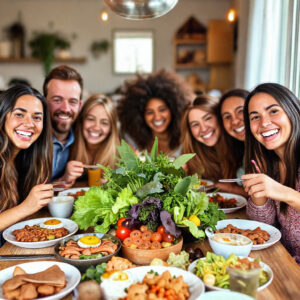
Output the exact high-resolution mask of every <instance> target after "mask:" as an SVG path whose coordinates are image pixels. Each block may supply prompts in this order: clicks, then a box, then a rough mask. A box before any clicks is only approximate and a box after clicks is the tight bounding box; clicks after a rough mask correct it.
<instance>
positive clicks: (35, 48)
mask: <svg viewBox="0 0 300 300" xmlns="http://www.w3.org/2000/svg"><path fill="white" fill-rule="evenodd" d="M29 46H30V48H31V50H32V56H33V57H37V58H39V59H41V60H42V62H43V64H44V70H45V74H48V73H49V71H50V69H51V66H52V63H53V60H54V51H55V49H68V48H70V46H71V43H70V41H69V40H67V39H65V38H63V37H61V36H60V35H59V34H58V33H46V32H36V33H34V37H33V38H32V39H31V40H30V41H29Z"/></svg>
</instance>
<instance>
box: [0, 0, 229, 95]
mask: <svg viewBox="0 0 300 300" xmlns="http://www.w3.org/2000/svg"><path fill="white" fill-rule="evenodd" d="M232 3H233V1H232V0H179V3H178V4H177V5H176V7H175V8H174V9H173V10H172V11H171V12H169V13H168V14H167V15H165V16H163V17H160V18H158V19H152V20H145V21H133V20H126V19H124V18H121V17H119V16H117V15H115V14H113V13H110V15H109V17H110V19H109V21H108V22H107V23H103V22H101V21H100V20H99V13H100V11H101V9H102V8H103V7H104V4H103V1H102V0H0V30H1V29H3V28H4V27H6V26H8V25H11V24H12V23H13V22H14V21H16V20H17V15H18V11H21V13H22V21H23V23H24V25H25V27H26V32H27V40H28V39H30V38H31V36H32V32H33V31H35V30H45V31H49V30H51V29H49V22H53V24H54V26H53V29H52V30H53V31H59V32H61V33H63V34H64V35H67V36H71V35H72V33H76V34H77V39H76V40H73V42H72V48H71V52H72V56H74V57H76V56H85V57H87V62H86V63H83V64H79V63H72V64H70V65H71V66H73V67H74V68H76V69H77V70H78V71H79V72H80V73H81V75H82V76H83V78H84V85H85V88H86V89H87V90H88V91H89V92H92V93H94V92H110V91H112V90H114V89H115V88H116V87H117V86H118V85H120V84H121V83H122V82H123V80H124V79H126V78H127V77H128V76H120V75H114V74H113V72H112V49H110V51H109V52H108V53H107V54H104V55H102V56H101V57H100V58H99V59H95V58H94V57H93V56H92V55H91V53H90V51H89V46H90V44H91V42H92V41H93V40H100V39H104V38H105V39H108V40H110V41H111V40H112V30H114V29H124V28H126V29H136V28H139V29H152V30H154V32H155V54H156V64H155V69H159V68H162V67H169V68H171V67H172V62H173V46H172V39H173V36H174V34H175V31H176V30H177V29H178V28H179V27H180V26H181V25H182V24H183V23H184V22H185V21H186V20H187V19H188V17H190V16H191V15H193V16H194V17H196V18H197V19H198V20H199V21H200V22H201V23H203V24H205V25H207V24H208V22H209V20H210V19H224V17H225V14H226V12H227V10H228V9H229V8H230V7H231V5H232ZM26 50H27V51H26V53H27V55H30V50H29V49H28V48H27V49H26ZM0 75H2V76H4V78H5V80H7V81H8V80H9V79H10V78H12V77H16V76H18V77H25V78H27V79H29V81H30V82H31V83H32V84H33V86H34V87H36V88H37V89H39V90H41V87H42V83H43V78H44V75H43V68H42V65H41V64H39V63H0Z"/></svg>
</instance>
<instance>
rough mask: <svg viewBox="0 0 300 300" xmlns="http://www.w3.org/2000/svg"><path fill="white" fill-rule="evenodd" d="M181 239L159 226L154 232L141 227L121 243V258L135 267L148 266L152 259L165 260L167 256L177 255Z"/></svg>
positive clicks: (180, 247)
mask: <svg viewBox="0 0 300 300" xmlns="http://www.w3.org/2000/svg"><path fill="white" fill-rule="evenodd" d="M182 244H183V239H182V237H179V238H176V237H175V236H173V235H171V234H170V233H168V232H166V231H165V228H164V227H163V226H159V227H158V228H157V230H156V231H152V230H149V229H147V226H145V225H143V226H141V227H140V228H139V229H135V230H132V231H131V232H130V234H129V236H128V237H127V238H125V239H124V240H123V242H122V253H123V256H124V257H126V258H127V259H129V260H130V261H132V262H133V263H135V264H137V265H145V264H149V263H150V262H151V261H152V259H153V258H160V259H162V260H167V258H168V257H169V254H170V253H171V252H174V253H175V254H178V253H179V252H180V251H181V249H182Z"/></svg>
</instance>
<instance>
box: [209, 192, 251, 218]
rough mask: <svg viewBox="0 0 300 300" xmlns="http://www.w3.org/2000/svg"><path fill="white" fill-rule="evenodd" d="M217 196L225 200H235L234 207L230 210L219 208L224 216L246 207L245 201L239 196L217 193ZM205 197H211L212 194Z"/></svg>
mask: <svg viewBox="0 0 300 300" xmlns="http://www.w3.org/2000/svg"><path fill="white" fill-rule="evenodd" d="M217 194H219V195H221V196H222V197H224V198H225V199H231V198H235V199H236V207H232V208H219V209H220V210H223V211H224V213H225V214H229V213H232V212H234V211H236V210H239V209H241V208H242V207H244V206H246V204H247V200H246V198H245V197H243V196H240V195H237V194H230V193H219V192H217ZM207 195H208V196H209V197H212V196H213V195H214V193H209V194H207Z"/></svg>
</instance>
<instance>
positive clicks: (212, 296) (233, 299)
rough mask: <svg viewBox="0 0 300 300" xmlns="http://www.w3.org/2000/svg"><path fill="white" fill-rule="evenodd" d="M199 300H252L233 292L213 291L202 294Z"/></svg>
mask: <svg viewBox="0 0 300 300" xmlns="http://www.w3.org/2000/svg"><path fill="white" fill-rule="evenodd" d="M199 300H254V299H253V298H252V297H250V296H248V295H245V294H241V293H237V292H233V291H230V290H228V291H214V292H208V293H204V294H203V295H202V296H201V297H200V299H199Z"/></svg>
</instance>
